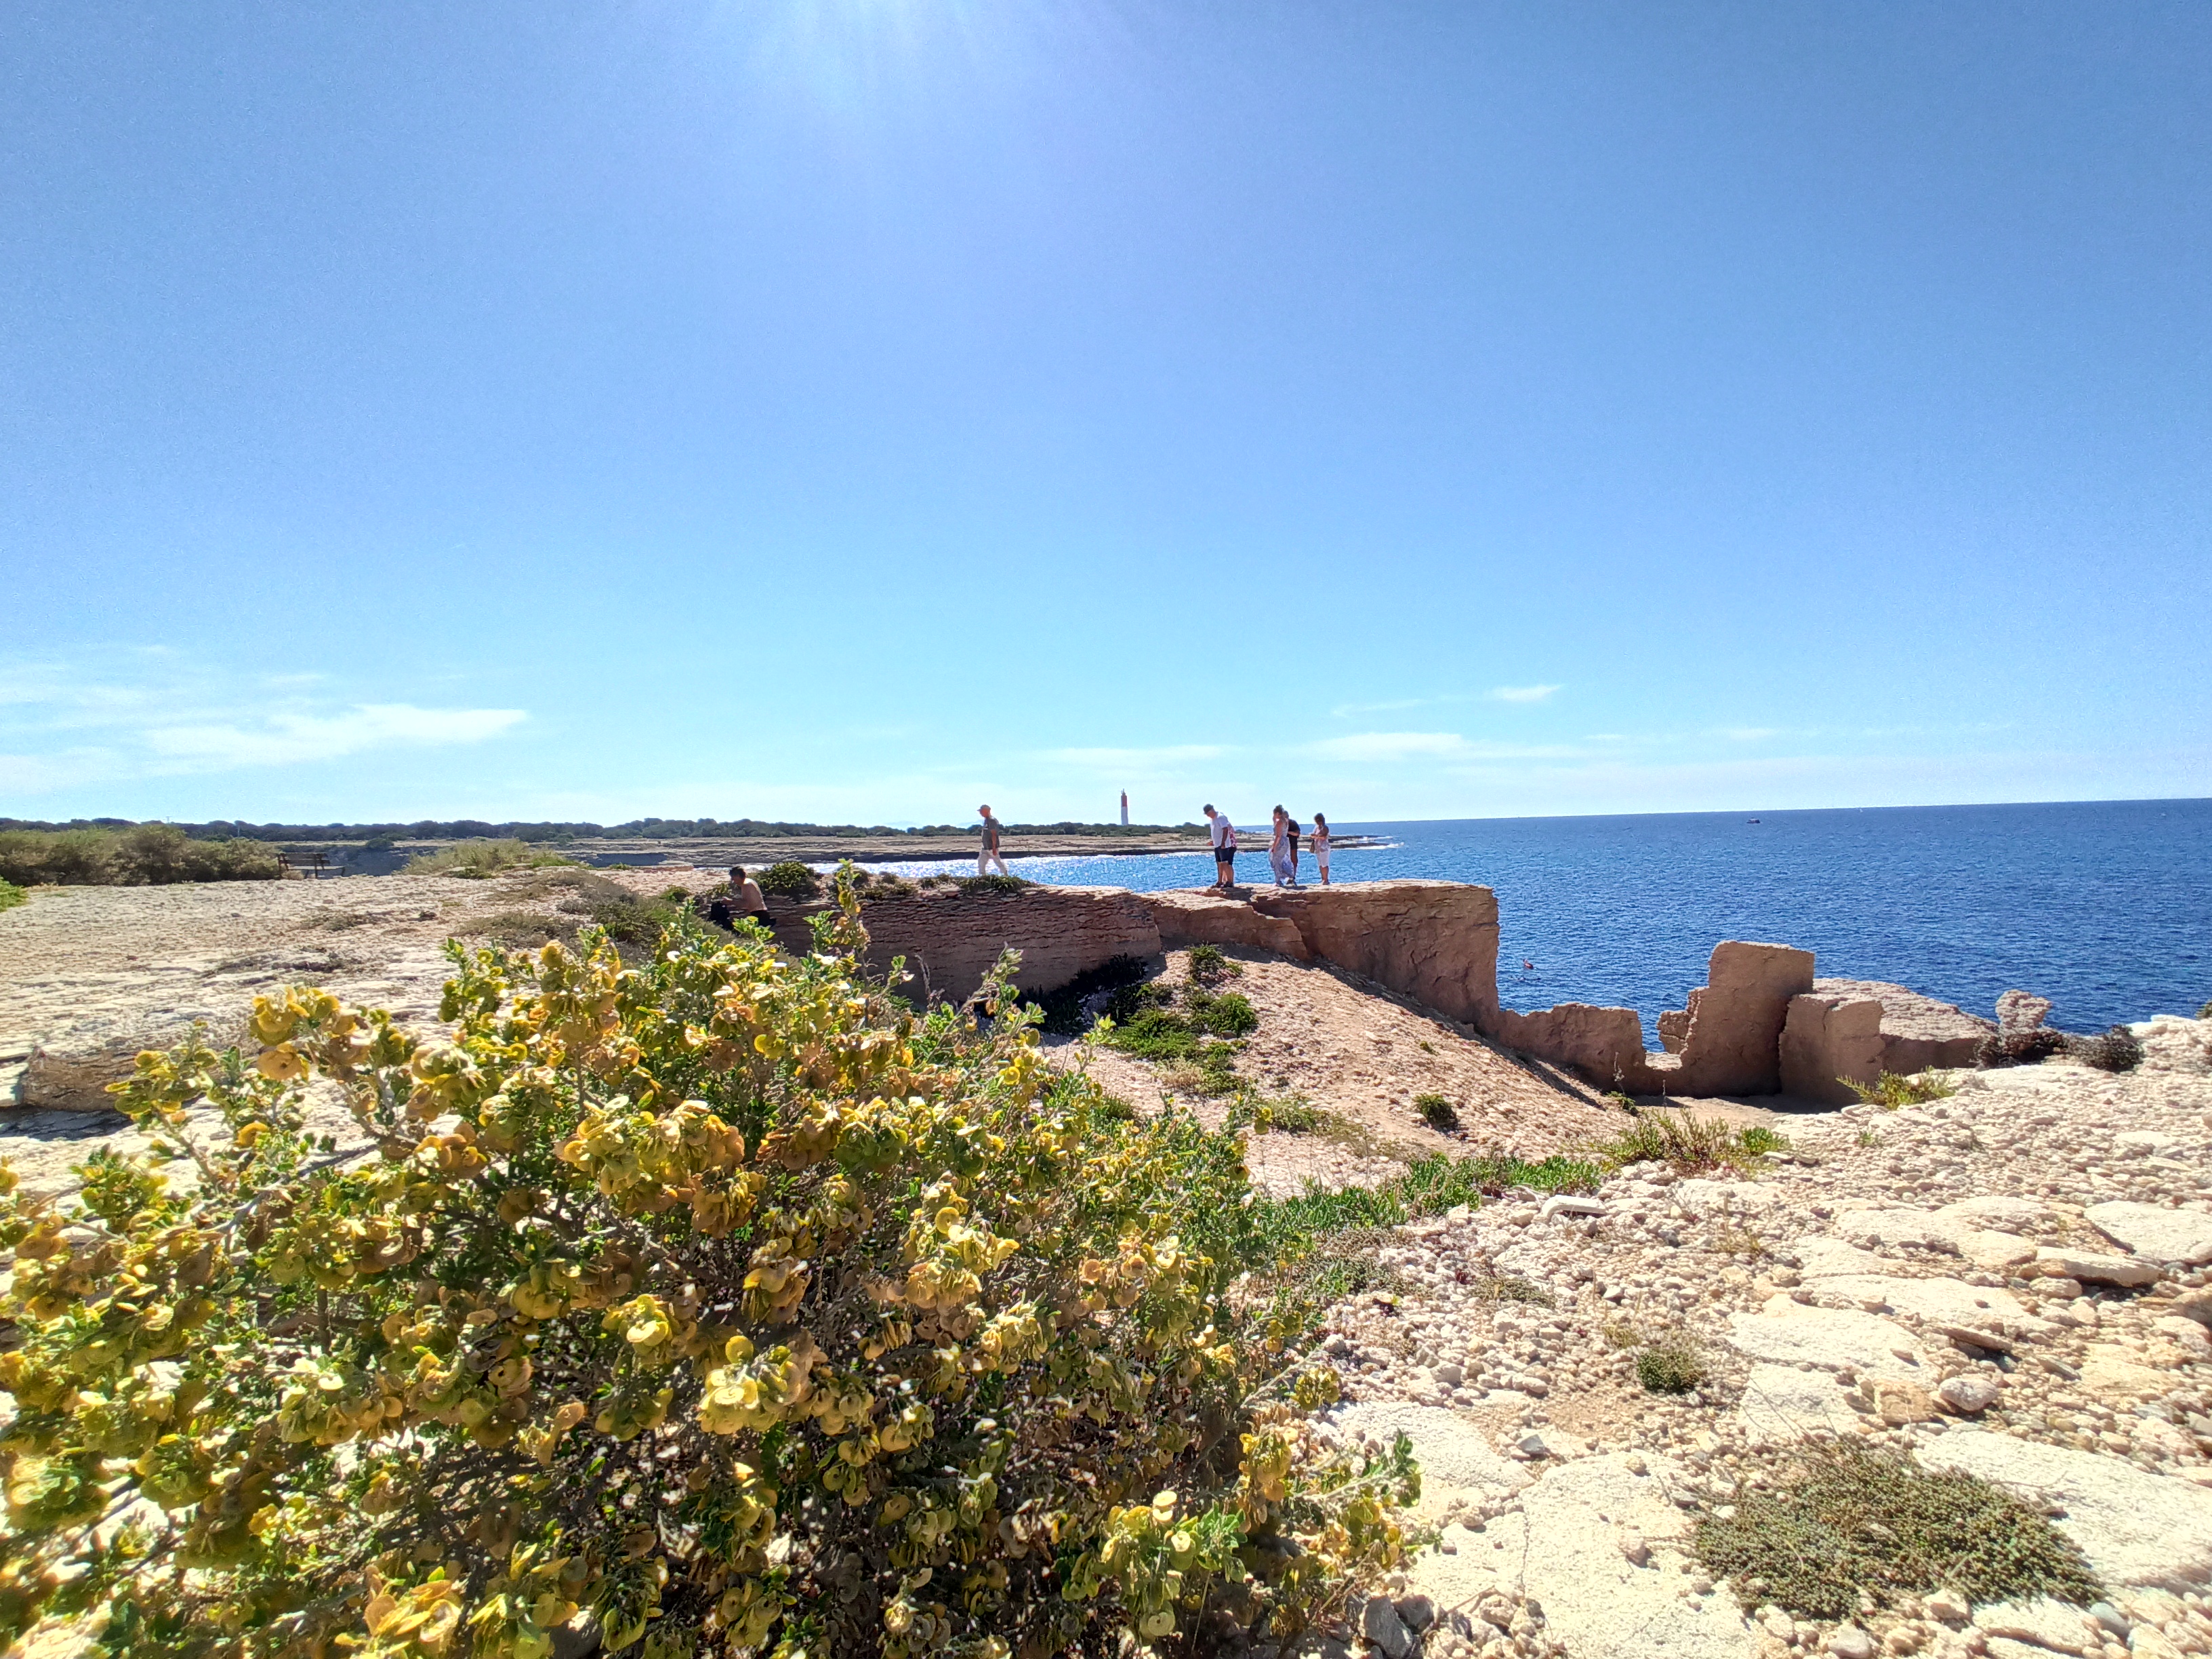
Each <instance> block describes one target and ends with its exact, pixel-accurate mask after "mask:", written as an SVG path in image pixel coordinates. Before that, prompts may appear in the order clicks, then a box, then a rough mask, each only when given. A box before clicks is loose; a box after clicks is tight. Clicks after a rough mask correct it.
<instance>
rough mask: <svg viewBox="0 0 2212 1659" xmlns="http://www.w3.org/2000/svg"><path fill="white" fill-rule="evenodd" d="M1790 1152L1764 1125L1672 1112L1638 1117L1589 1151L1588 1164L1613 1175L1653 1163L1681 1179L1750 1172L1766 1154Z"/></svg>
mask: <svg viewBox="0 0 2212 1659" xmlns="http://www.w3.org/2000/svg"><path fill="white" fill-rule="evenodd" d="M1789 1150H1790V1142H1789V1140H1788V1139H1787V1138H1786V1137H1784V1136H1783V1135H1780V1134H1778V1133H1775V1132H1774V1131H1773V1130H1772V1129H1770V1128H1768V1127H1765V1125H1764V1124H1754V1125H1753V1126H1751V1127H1748V1128H1742V1129H1739V1128H1736V1127H1734V1126H1733V1125H1731V1124H1729V1122H1727V1121H1725V1120H1724V1119H1722V1118H1717V1117H1692V1116H1690V1115H1688V1114H1687V1113H1686V1112H1673V1111H1656V1112H1655V1111H1639V1112H1638V1114H1637V1115H1636V1118H1635V1121H1633V1122H1632V1123H1631V1124H1630V1126H1629V1127H1627V1128H1626V1129H1624V1130H1622V1131H1621V1132H1620V1133H1619V1134H1617V1135H1614V1136H1613V1137H1612V1138H1611V1139H1607V1140H1602V1141H1599V1142H1596V1143H1595V1144H1594V1145H1593V1146H1590V1148H1589V1155H1590V1156H1591V1157H1592V1158H1595V1159H1597V1160H1598V1161H1599V1162H1601V1163H1602V1164H1607V1166H1609V1167H1611V1168H1613V1169H1621V1168H1624V1167H1626V1165H1628V1164H1651V1163H1656V1164H1668V1165H1669V1166H1671V1167H1672V1168H1674V1170H1679V1171H1680V1173H1682V1174H1684V1175H1694V1174H1696V1173H1698V1172H1699V1170H1721V1169H1734V1170H1753V1169H1755V1168H1757V1167H1758V1164H1759V1160H1760V1159H1762V1158H1765V1157H1766V1156H1767V1155H1768V1154H1770V1153H1772V1152H1787V1151H1789Z"/></svg>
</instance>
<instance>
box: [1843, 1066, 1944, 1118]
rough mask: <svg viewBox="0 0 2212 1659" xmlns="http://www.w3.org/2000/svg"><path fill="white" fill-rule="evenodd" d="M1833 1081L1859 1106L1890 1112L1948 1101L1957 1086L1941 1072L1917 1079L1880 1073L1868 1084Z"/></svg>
mask: <svg viewBox="0 0 2212 1659" xmlns="http://www.w3.org/2000/svg"><path fill="white" fill-rule="evenodd" d="M1836 1081H1837V1082H1838V1083H1840V1084H1842V1085H1844V1087H1845V1088H1846V1089H1849V1090H1850V1091H1851V1092H1852V1093H1853V1094H1855V1095H1857V1097H1859V1104H1861V1105H1862V1106H1879V1107H1881V1109H1883V1110H1885V1111H1891V1112H1893V1111H1895V1110H1896V1109H1898V1108H1899V1107H1900V1106H1924V1105H1926V1104H1927V1103H1929V1101H1931V1100H1948V1099H1949V1098H1950V1097H1952V1096H1953V1095H1955V1094H1957V1093H1958V1092H1959V1085H1957V1084H1955V1083H1954V1082H1952V1081H1951V1079H1949V1078H1948V1077H1945V1076H1944V1075H1943V1073H1941V1072H1923V1073H1920V1074H1919V1075H1918V1076H1917V1077H1899V1075H1898V1074H1897V1073H1894V1072H1884V1073H1881V1076H1880V1077H1878V1078H1876V1079H1875V1080H1874V1083H1873V1084H1872V1085H1867V1084H1863V1083H1854V1082H1852V1081H1851V1080H1850V1079H1849V1078H1847V1077H1839V1078H1838V1079H1836Z"/></svg>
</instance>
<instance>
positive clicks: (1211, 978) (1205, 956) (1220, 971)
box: [1188, 945, 1244, 990]
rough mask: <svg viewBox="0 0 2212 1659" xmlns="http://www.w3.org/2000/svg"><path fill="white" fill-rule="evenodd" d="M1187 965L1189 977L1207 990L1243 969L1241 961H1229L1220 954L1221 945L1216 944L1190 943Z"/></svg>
mask: <svg viewBox="0 0 2212 1659" xmlns="http://www.w3.org/2000/svg"><path fill="white" fill-rule="evenodd" d="M1188 965H1189V971H1190V976H1191V978H1192V979H1193V980H1194V981H1196V982H1197V983H1198V984H1200V985H1203V986H1205V987H1206V988H1207V989H1208V990H1212V988H1213V987H1215V986H1217V985H1219V984H1220V983H1221V982H1222V981H1224V980H1228V979H1234V978H1236V977H1237V975H1240V974H1242V973H1243V971H1244V969H1243V964H1242V963H1234V962H1231V961H1230V959H1229V958H1228V957H1225V956H1224V955H1222V954H1221V947H1220V946H1219V945H1192V946H1191V947H1190V956H1189V958H1188Z"/></svg>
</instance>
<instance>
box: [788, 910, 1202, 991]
mask: <svg viewBox="0 0 2212 1659" xmlns="http://www.w3.org/2000/svg"><path fill="white" fill-rule="evenodd" d="M824 908H826V906H825V904H824V902H823V901H820V900H817V901H815V902H812V903H808V904H790V903H786V902H774V901H772V902H770V904H769V917H770V921H771V924H772V926H773V927H774V929H775V937H776V942H777V943H778V944H779V945H782V946H783V947H784V948H785V949H786V950H788V951H806V950H810V949H811V948H812V933H811V927H810V922H811V918H812V917H814V916H816V915H819V914H821V912H822V911H823V909H824ZM861 920H862V921H864V922H866V925H867V929H868V963H869V965H870V966H871V967H872V968H874V969H876V970H877V971H878V972H879V973H880V972H883V971H884V970H886V969H889V968H890V963H891V959H892V958H893V957H905V958H906V965H907V970H908V972H909V973H911V974H912V975H914V980H913V982H912V983H910V984H909V985H908V986H907V987H906V993H907V994H908V996H910V997H912V998H913V999H914V1000H916V1001H917V1002H919V1001H921V1000H922V999H923V998H924V997H935V998H944V999H947V1000H951V1001H954V1002H957V1001H961V1000H964V999H965V998H968V997H969V996H972V995H974V994H975V990H976V988H977V987H979V986H981V984H982V982H983V975H985V974H986V973H987V972H989V971H990V968H991V964H992V963H994V962H996V961H997V960H998V959H999V953H1000V951H1005V950H1009V949H1011V950H1015V951H1020V952H1021V953H1022V964H1021V969H1020V972H1019V974H1018V976H1017V977H1018V983H1019V984H1020V985H1021V986H1022V987H1023V988H1024V990H1030V991H1050V990H1054V989H1057V988H1058V987H1060V986H1062V985H1065V984H1066V983H1067V981H1069V980H1071V979H1073V978H1074V977H1075V976H1076V975H1078V974H1080V973H1083V972H1085V971H1086V970H1087V969H1092V968H1097V967H1101V966H1103V964H1104V963H1108V962H1110V961H1111V960H1113V958H1115V957H1156V956H1158V955H1159V953H1160V951H1161V945H1160V929H1159V926H1158V923H1157V922H1155V921H1153V920H1152V906H1151V905H1149V904H1148V903H1146V902H1145V900H1144V898H1143V897H1142V896H1139V895H1138V894H1135V893H1130V892H1125V891H1123V890H1121V889H1120V888H1118V887H1028V888H1024V889H1023V890H1021V891H1020V892H1018V893H990V894H980V893H979V894H965V893H956V892H945V893H924V894H921V895H918V896H915V897H913V898H887V899H878V900H875V901H873V902H871V903H869V904H867V905H866V907H865V908H863V909H862V911H861Z"/></svg>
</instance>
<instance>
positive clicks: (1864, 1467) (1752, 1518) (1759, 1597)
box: [1693, 1444, 2099, 1619]
mask: <svg viewBox="0 0 2212 1659" xmlns="http://www.w3.org/2000/svg"><path fill="white" fill-rule="evenodd" d="M1693 1547H1694V1549H1695V1550H1696V1552H1697V1554H1698V1556H1699V1559H1701V1560H1702V1561H1703V1562H1704V1563H1705V1566H1706V1567H1707V1568H1709V1569H1710V1570H1711V1571H1712V1572H1713V1573H1714V1575H1715V1576H1716V1577H1725V1578H1726V1579H1727V1580H1728V1581H1729V1583H1730V1585H1731V1586H1732V1587H1733V1588H1734V1589H1735V1592H1736V1594H1737V1595H1738V1596H1739V1597H1740V1598H1741V1601H1743V1603H1744V1605H1745V1606H1747V1607H1750V1606H1755V1605H1757V1604H1758V1603H1759V1602H1761V1601H1771V1602H1773V1603H1774V1604H1775V1605H1776V1606H1778V1607H1784V1608H1786V1609H1788V1610H1789V1611H1790V1612H1791V1613H1796V1614H1798V1615H1799V1616H1801V1617H1803V1618H1808V1619H1844V1618H1850V1617H1853V1616H1855V1615H1857V1614H1858V1613H1862V1612H1863V1610H1864V1609H1865V1608H1866V1607H1868V1605H1869V1604H1871V1605H1872V1606H1874V1607H1888V1606H1893V1605H1895V1604H1896V1603H1898V1602H1899V1601H1904V1600H1905V1599H1906V1598H1908V1597H1911V1596H1917V1595H1927V1594H1929V1592H1931V1591H1934V1590H1938V1589H1950V1590H1954V1591H1956V1592H1958V1593H1960V1594H1961V1595H1965V1596H1966V1599H1967V1600H1968V1601H1975V1602H1983V1601H2015V1600H2021V1601H2026V1600H2030V1599H2033V1597H2036V1596H2039V1595H2050V1596H2055V1597H2057V1599H2058V1600H2060V1601H2070V1602H2073V1603H2074V1604H2075V1605H2076V1606H2077V1607H2078V1606H2086V1605H2087V1604H2088V1603H2090V1602H2092V1601H2095V1600H2096V1599H2097V1596H2098V1595H2099V1586H2098V1583H2097V1580H2096V1577H2095V1575H2094V1574H2093V1572H2092V1571H2090V1568H2089V1564H2088V1563H2087V1560H2085V1559H2083V1557H2082V1554H2081V1550H2080V1549H2079V1548H2078V1547H2075V1544H2074V1542H2073V1541H2071V1540H2070V1539H2069V1538H2067V1537H2066V1536H2065V1535H2064V1534H2062V1533H2060V1532H2059V1531H2058V1530H2057V1528H2054V1527H2053V1526H2052V1525H2051V1522H2050V1521H2049V1520H2048V1519H2046V1518H2045V1516H2043V1514H2042V1513H2041V1512H2040V1511H2039V1510H2034V1509H2031V1508H2030V1507H2029V1506H2028V1505H2027V1504H2024V1503H2022V1502H2021V1500H2020V1499H2019V1498H2015V1497H2014V1496H2013V1495H2012V1494H2011V1493H2009V1492H2006V1491H2004V1490H2003V1489H2002V1487H1998V1486H1992V1485H1990V1483H1989V1482H1988V1481H1986V1480H1979V1479H1978V1478H1977V1477H1975V1476H1973V1475H1970V1474H1955V1473H1938V1472H1932V1471H1929V1470H1927V1469H1923V1468H1921V1467H1920V1466H1919V1465H1918V1464H1917V1463H1916V1462H1912V1461H1911V1459H1910V1458H1909V1457H1905V1456H1900V1455H1897V1454H1896V1453H1893V1452H1887V1451H1876V1450H1874V1449H1869V1448H1866V1447H1863V1446H1856V1445H1850V1444H1837V1445H1832V1446H1816V1447H1808V1449H1805V1451H1804V1452H1803V1453H1802V1455H1801V1457H1800V1460H1799V1462H1798V1464H1797V1466H1796V1468H1794V1469H1792V1470H1791V1471H1790V1474H1789V1475H1788V1476H1787V1477H1786V1478H1785V1479H1784V1480H1782V1481H1781V1482H1779V1483H1778V1485H1776V1486H1772V1487H1771V1488H1768V1489H1765V1490H1760V1489H1755V1488H1751V1487H1745V1488H1741V1489H1740V1490H1739V1491H1738V1492H1737V1493H1736V1495H1735V1504H1734V1508H1733V1513H1731V1514H1729V1516H1727V1517H1726V1518H1725V1519H1723V1518H1722V1517H1721V1516H1717V1515H1716V1516H1709V1517H1707V1518H1706V1519H1705V1520H1703V1521H1701V1522H1699V1524H1698V1528H1697V1532H1696V1534H1695V1538H1694V1541H1693Z"/></svg>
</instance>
